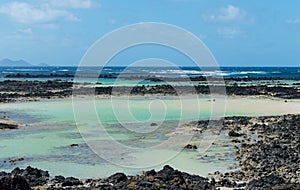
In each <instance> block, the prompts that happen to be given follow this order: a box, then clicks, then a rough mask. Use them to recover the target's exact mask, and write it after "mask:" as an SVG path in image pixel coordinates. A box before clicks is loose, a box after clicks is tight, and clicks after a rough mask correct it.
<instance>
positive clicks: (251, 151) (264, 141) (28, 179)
mask: <svg viewBox="0 0 300 190" xmlns="http://www.w3.org/2000/svg"><path fill="white" fill-rule="evenodd" d="M216 122H219V121H216ZM222 122H223V127H222V129H221V131H220V132H223V133H225V134H227V135H228V136H229V138H231V139H232V143H233V144H235V160H236V164H235V166H234V167H235V168H236V170H235V171H230V172H226V173H221V172H218V171H216V172H215V173H214V174H212V175H210V178H204V177H201V176H198V175H190V174H188V173H185V172H181V171H178V170H175V169H173V168H171V167H170V166H164V168H163V169H162V170H160V171H154V170H150V171H145V172H143V174H142V175H136V176H126V175H125V174H123V173H116V174H113V175H112V176H110V177H108V178H105V179H86V180H80V179H76V178H73V177H63V176H55V177H50V176H49V173H48V172H47V171H42V170H39V169H35V168H32V167H27V168H26V169H19V168H16V169H14V170H13V171H12V172H11V173H5V172H0V189H1V190H2V189H7V190H10V189H30V188H31V189H197V190H198V189H219V188H223V187H227V188H231V189H277V190H279V189H300V165H299V163H300V125H299V124H300V115H285V116H265V117H226V118H225V119H224V120H222ZM186 126H187V127H191V126H193V131H194V132H195V133H199V132H200V133H202V132H205V130H206V129H207V128H208V121H197V122H192V123H190V124H189V125H186ZM195 127H196V128H197V130H195ZM185 148H186V149H197V147H196V146H194V145H191V144H189V145H187V146H186V147H185ZM188 151H189V150H188Z"/></svg>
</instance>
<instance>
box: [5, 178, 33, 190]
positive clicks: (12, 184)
mask: <svg viewBox="0 0 300 190" xmlns="http://www.w3.org/2000/svg"><path fill="white" fill-rule="evenodd" d="M0 189H1V190H30V189H31V188H30V186H29V184H28V182H27V181H26V179H25V178H24V177H22V176H20V175H11V176H6V177H2V178H0Z"/></svg>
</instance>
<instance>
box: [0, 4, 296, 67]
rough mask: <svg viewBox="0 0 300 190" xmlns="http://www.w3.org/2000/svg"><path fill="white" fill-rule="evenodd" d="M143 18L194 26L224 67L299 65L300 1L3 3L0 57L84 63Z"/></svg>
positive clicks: (52, 62) (150, 20)
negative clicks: (92, 50) (91, 51)
mask: <svg viewBox="0 0 300 190" xmlns="http://www.w3.org/2000/svg"><path fill="white" fill-rule="evenodd" d="M137 22H164V23H168V24H173V25H176V26H179V27H182V28H184V29H186V30H189V31H190V32H192V33H194V34H195V35H197V36H198V37H199V38H200V39H201V40H202V41H203V42H204V43H205V44H206V45H207V46H208V48H209V49H210V50H211V51H212V53H213V54H214V56H215V58H216V59H217V61H218V63H219V65H221V66H300V1H298V0H287V1H283V0H276V1H275V0H264V1H259V0H255V1H242V0H131V1H122V0H118V1H117V0H106V1H104V0H103V1H100V0H24V1H13V0H9V1H8V0H7V1H6V0H0V25H1V27H0V44H1V45H0V59H4V58H10V59H24V60H26V61H28V62H30V63H33V64H39V63H47V64H49V65H78V64H79V62H80V59H81V58H82V56H83V55H84V54H85V52H86V51H87V49H88V48H89V47H90V46H91V45H92V44H93V43H94V42H95V41H96V40H97V39H98V38H100V37H102V36H103V35H104V34H106V33H108V32H110V31H112V30H114V29H117V28H119V27H121V26H125V25H128V24H133V23H137ZM141 51H146V50H140V51H139V52H141ZM145 56H148V55H145ZM151 56H152V57H153V56H155V54H153V55H151ZM174 57H176V56H174ZM145 58H146V57H145ZM119 60H120V61H119V62H120V63H118V64H119V65H122V64H125V62H126V61H124V63H123V62H122V61H121V59H119ZM127 62H128V61H127ZM181 64H183V65H184V64H185V63H184V61H182V62H181Z"/></svg>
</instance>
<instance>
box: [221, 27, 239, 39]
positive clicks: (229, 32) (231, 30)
mask: <svg viewBox="0 0 300 190" xmlns="http://www.w3.org/2000/svg"><path fill="white" fill-rule="evenodd" d="M217 32H218V34H219V35H220V36H221V37H224V38H235V37H238V36H243V34H244V32H243V31H242V30H241V29H239V28H236V27H225V28H219V29H218V31H217Z"/></svg>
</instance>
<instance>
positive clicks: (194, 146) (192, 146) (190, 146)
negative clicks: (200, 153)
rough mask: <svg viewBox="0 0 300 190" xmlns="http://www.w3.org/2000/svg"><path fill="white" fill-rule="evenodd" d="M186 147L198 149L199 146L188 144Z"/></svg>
mask: <svg viewBox="0 0 300 190" xmlns="http://www.w3.org/2000/svg"><path fill="white" fill-rule="evenodd" d="M184 149H189V150H196V149H198V147H197V146H196V145H191V144H188V145H186V146H185V147H184Z"/></svg>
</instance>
